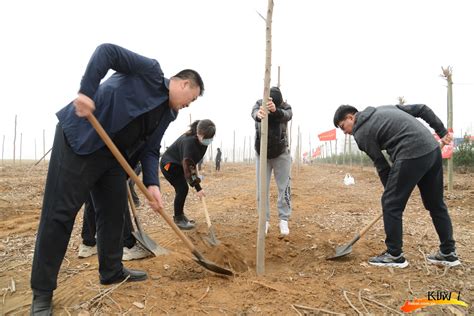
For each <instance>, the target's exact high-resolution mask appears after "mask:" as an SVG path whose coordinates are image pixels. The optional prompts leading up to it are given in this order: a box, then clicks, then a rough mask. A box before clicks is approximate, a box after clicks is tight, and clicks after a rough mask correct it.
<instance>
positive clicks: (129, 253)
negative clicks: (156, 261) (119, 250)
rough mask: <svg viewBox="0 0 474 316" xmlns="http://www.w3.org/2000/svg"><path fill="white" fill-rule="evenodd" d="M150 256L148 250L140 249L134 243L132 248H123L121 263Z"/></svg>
mask: <svg viewBox="0 0 474 316" xmlns="http://www.w3.org/2000/svg"><path fill="white" fill-rule="evenodd" d="M150 255H151V254H150V252H149V251H148V250H146V249H144V248H142V247H141V246H140V245H139V244H138V243H135V246H133V247H132V248H130V249H129V248H127V247H123V256H122V260H123V261H129V260H134V259H142V258H146V257H149V256H150Z"/></svg>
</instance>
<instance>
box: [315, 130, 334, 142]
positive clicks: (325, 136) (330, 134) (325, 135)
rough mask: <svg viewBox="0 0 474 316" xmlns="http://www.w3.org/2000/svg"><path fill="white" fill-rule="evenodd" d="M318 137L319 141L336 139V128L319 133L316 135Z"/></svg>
mask: <svg viewBox="0 0 474 316" xmlns="http://www.w3.org/2000/svg"><path fill="white" fill-rule="evenodd" d="M318 138H319V140H320V141H321V142H325V141H329V140H336V129H332V130H330V131H327V132H324V133H321V134H319V135H318Z"/></svg>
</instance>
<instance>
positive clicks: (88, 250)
mask: <svg viewBox="0 0 474 316" xmlns="http://www.w3.org/2000/svg"><path fill="white" fill-rule="evenodd" d="M96 253H97V246H92V247H91V246H86V245H84V244H80V245H79V253H78V255H77V256H78V257H79V258H87V257H90V256H93V255H95V254H96Z"/></svg>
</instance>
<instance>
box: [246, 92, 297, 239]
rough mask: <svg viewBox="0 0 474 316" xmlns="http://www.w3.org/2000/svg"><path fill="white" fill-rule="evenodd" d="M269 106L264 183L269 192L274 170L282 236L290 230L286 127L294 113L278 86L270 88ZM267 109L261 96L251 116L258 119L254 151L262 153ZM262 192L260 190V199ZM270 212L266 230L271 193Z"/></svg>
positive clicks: (289, 157)
mask: <svg viewBox="0 0 474 316" xmlns="http://www.w3.org/2000/svg"><path fill="white" fill-rule="evenodd" d="M267 109H268V139H267V179H265V180H266V181H265V184H266V186H267V192H270V191H269V190H268V189H269V188H270V178H271V176H272V170H273V173H274V175H275V181H276V184H277V187H278V200H277V207H278V217H279V219H280V223H279V226H280V236H286V235H288V234H289V233H290V229H289V227H288V220H289V219H290V215H291V189H290V172H291V155H290V149H289V147H288V134H287V127H288V121H290V120H291V118H292V117H293V111H292V109H291V106H290V105H289V104H288V103H286V102H285V101H283V96H282V93H281V91H280V88H278V87H272V88H271V89H270V99H269V101H268V104H267ZM265 115H266V114H265V110H264V108H263V106H262V100H261V99H260V100H258V101H257V102H256V103H255V105H254V106H253V108H252V118H253V119H254V120H255V130H256V132H255V151H256V152H257V156H258V155H260V125H261V120H262V119H263V118H264V117H265ZM256 161H257V190H259V188H260V185H259V183H260V181H261V179H260V172H259V170H260V159H259V158H258V157H257V159H256ZM259 198H260V192H257V202H258V199H259ZM266 202H267V205H268V208H267V214H266V217H267V218H266V223H265V234H267V233H268V230H269V227H270V194H268V195H267V201H266Z"/></svg>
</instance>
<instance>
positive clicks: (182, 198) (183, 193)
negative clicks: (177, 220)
mask: <svg viewBox="0 0 474 316" xmlns="http://www.w3.org/2000/svg"><path fill="white" fill-rule="evenodd" d="M160 169H161V172H162V173H163V176H164V177H165V178H166V180H168V182H169V183H170V184H171V185H172V186H173V188H174V191H175V193H176V195H175V197H174V216H180V215H183V214H184V203H185V202H186V197H187V196H188V192H189V186H188V183H187V182H186V178H185V177H184V171H183V167H181V166H179V165H174V164H171V166H170V168H169V169H168V171H166V170H165V168H164V165H163V164H160Z"/></svg>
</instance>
